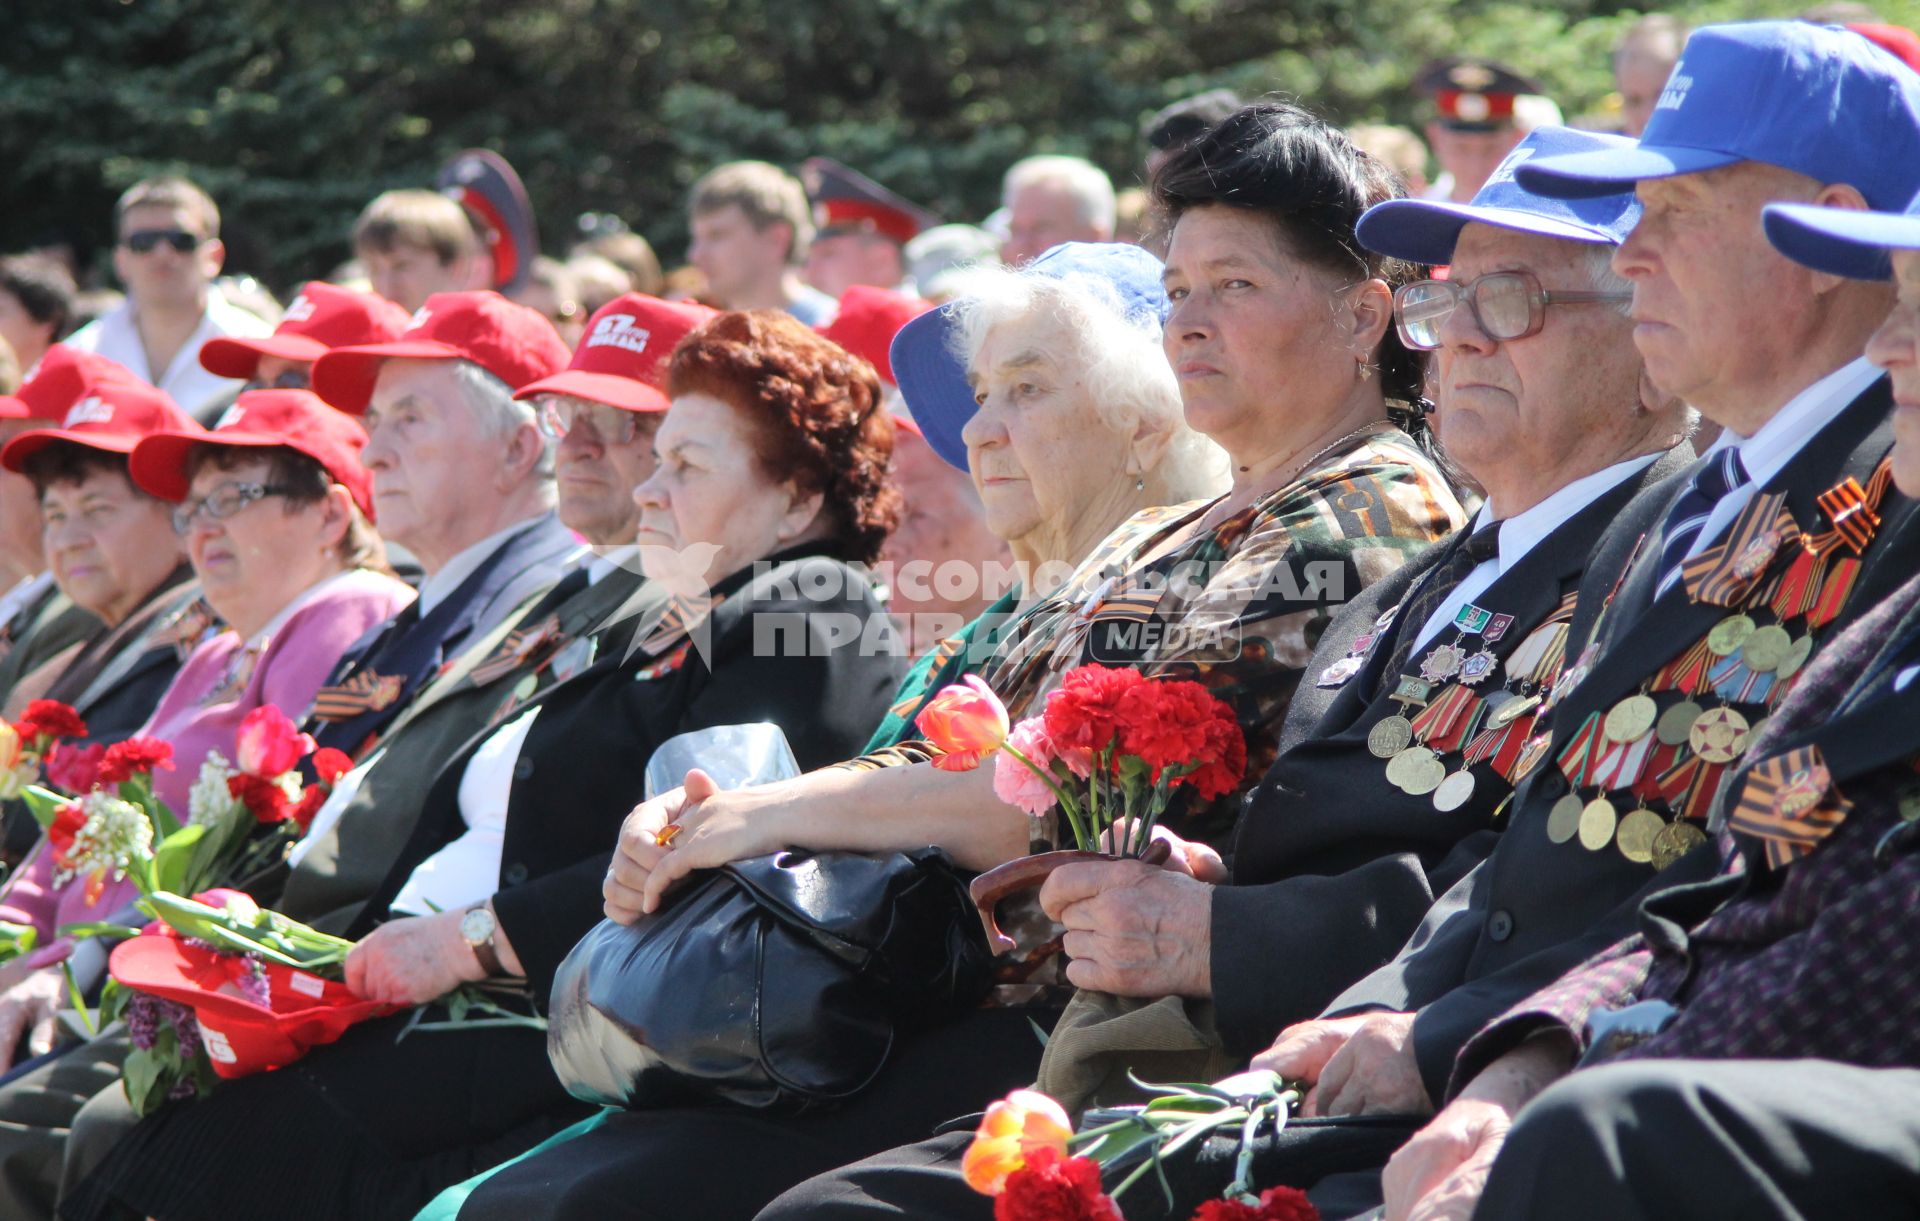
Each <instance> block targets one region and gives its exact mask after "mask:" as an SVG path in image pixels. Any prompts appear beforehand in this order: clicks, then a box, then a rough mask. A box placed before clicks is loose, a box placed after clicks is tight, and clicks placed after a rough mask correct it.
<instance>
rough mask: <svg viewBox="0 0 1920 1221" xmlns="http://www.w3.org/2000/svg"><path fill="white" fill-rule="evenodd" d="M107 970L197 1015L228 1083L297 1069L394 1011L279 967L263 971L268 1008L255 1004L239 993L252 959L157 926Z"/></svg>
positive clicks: (130, 942)
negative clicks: (314, 1053)
mask: <svg viewBox="0 0 1920 1221" xmlns="http://www.w3.org/2000/svg"><path fill="white" fill-rule="evenodd" d="M107 968H108V970H109V971H110V972H111V973H112V975H113V977H114V978H115V979H117V980H119V981H120V984H121V986H122V987H126V988H132V989H133V990H134V991H136V992H144V993H146V994H147V995H149V996H157V997H160V998H161V999H163V1000H170V1001H175V1002H177V1003H179V1004H182V1005H185V1006H187V1007H188V1008H190V1009H192V1010H193V1016H194V1017H195V1019H197V1020H198V1021H199V1023H200V1033H201V1036H202V1037H203V1038H204V1040H205V1042H206V1047H207V1058H208V1059H209V1060H211V1061H212V1062H213V1071H214V1072H215V1073H218V1074H219V1075H220V1076H222V1077H229V1078H231V1077H245V1076H247V1075H248V1074H250V1073H257V1072H261V1071H264V1070H266V1069H270V1068H279V1067H281V1066H283V1065H287V1064H291V1063H293V1062H294V1061H295V1060H298V1059H299V1058H300V1057H301V1056H304V1055H306V1054H307V1052H308V1051H309V1050H311V1049H313V1048H315V1047H318V1046H320V1045H321V1044H324V1043H331V1042H333V1041H334V1040H336V1039H338V1038H339V1037H340V1036H341V1035H343V1034H345V1033H346V1032H347V1030H348V1029H349V1028H350V1027H352V1026H353V1025H354V1024H356V1023H358V1022H364V1021H366V1020H367V1019H368V1018H375V1017H381V1016H384V1015H385V1014H388V1013H391V1012H393V1006H391V1005H384V1004H381V1003H380V1002H379V1001H370V1000H365V999H363V998H361V997H359V996H356V995H354V993H353V992H352V991H351V990H350V989H348V987H347V986H346V985H345V984H343V983H339V982H337V981H335V980H331V979H322V978H321V977H320V976H318V975H312V974H309V973H307V972H305V971H296V970H294V969H292V968H290V967H284V966H280V965H278V964H276V963H268V964H266V965H265V966H264V967H263V968H262V969H263V970H264V971H265V973H266V977H267V996H268V1003H267V1004H266V1005H260V1004H256V1003H255V1002H254V1001H252V1000H250V999H249V998H248V997H247V996H246V995H245V994H244V993H242V992H241V990H240V984H239V981H240V978H241V977H242V976H244V975H246V974H247V973H248V972H249V971H250V970H251V969H252V968H251V967H249V966H248V964H247V960H246V958H245V957H243V956H241V955H239V954H222V953H220V952H218V951H217V950H213V949H210V948H206V947H202V946H197V945H192V944H189V943H188V942H186V941H185V940H183V939H181V938H179V937H175V936H171V935H170V934H169V933H167V932H161V931H158V930H156V929H154V928H153V926H151V925H149V926H148V931H146V932H143V933H141V934H140V935H139V936H137V937H131V938H128V939H127V940H126V941H123V942H121V943H120V944H119V945H117V946H115V947H114V950H113V953H112V954H111V955H110V956H109V957H108V959H107Z"/></svg>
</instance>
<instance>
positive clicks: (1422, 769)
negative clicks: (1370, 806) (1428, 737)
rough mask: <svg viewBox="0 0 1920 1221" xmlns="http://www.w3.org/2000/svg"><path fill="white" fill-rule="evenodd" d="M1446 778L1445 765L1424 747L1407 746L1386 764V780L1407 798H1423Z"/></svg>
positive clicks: (1438, 757)
mask: <svg viewBox="0 0 1920 1221" xmlns="http://www.w3.org/2000/svg"><path fill="white" fill-rule="evenodd" d="M1446 778H1447V767H1446V764H1444V763H1442V762H1440V756H1438V755H1436V754H1434V753H1433V752H1432V751H1430V750H1428V749H1427V748H1426V747H1424V746H1409V747H1408V748H1407V749H1405V750H1403V751H1401V752H1400V753H1399V754H1397V755H1395V756H1394V757H1393V759H1392V760H1391V761H1390V762H1389V763H1388V764H1387V780H1388V782H1389V783H1391V784H1392V785H1393V786H1394V787H1395V788H1398V789H1399V790H1400V791H1401V792H1403V793H1405V794H1407V795H1408V796H1409V797H1423V796H1425V795H1426V794H1428V793H1431V792H1433V790H1435V789H1437V788H1439V787H1440V782H1441V781H1442V780H1445V779H1446Z"/></svg>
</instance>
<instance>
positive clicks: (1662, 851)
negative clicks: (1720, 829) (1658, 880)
mask: <svg viewBox="0 0 1920 1221" xmlns="http://www.w3.org/2000/svg"><path fill="white" fill-rule="evenodd" d="M1706 842H1707V833H1706V832H1705V831H1702V830H1701V829H1700V828H1698V827H1696V826H1694V825H1693V824H1692V823H1690V822H1685V821H1683V820H1681V819H1675V820H1674V821H1672V822H1670V823H1668V824H1667V825H1666V826H1664V827H1662V828H1661V829H1660V833H1659V834H1658V835H1656V836H1654V837H1653V867H1654V868H1655V869H1666V868H1669V867H1670V866H1672V864H1673V863H1674V862H1675V861H1677V860H1679V859H1680V858H1681V857H1683V856H1685V855H1686V854H1687V853H1689V852H1692V851H1693V850H1694V849H1695V848H1697V847H1699V846H1700V845H1701V844H1704V843H1706Z"/></svg>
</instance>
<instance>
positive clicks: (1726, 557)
mask: <svg viewBox="0 0 1920 1221" xmlns="http://www.w3.org/2000/svg"><path fill="white" fill-rule="evenodd" d="M1799 539H1800V527H1799V526H1798V525H1796V524H1795V523H1794V520H1793V514H1791V513H1789V512H1788V511H1787V498H1786V495H1785V493H1781V492H1775V493H1770V494H1768V495H1764V496H1756V497H1754V498H1753V499H1752V500H1750V501H1748V502H1747V506H1746V507H1745V508H1744V509H1742V510H1740V516H1739V517H1737V518H1735V519H1734V522H1733V526H1732V528H1730V529H1729V530H1728V531H1727V536H1726V538H1724V539H1722V540H1721V541H1719V542H1717V543H1715V544H1714V545H1713V546H1711V547H1708V548H1706V549H1705V550H1703V551H1701V552H1700V553H1699V554H1698V555H1696V556H1694V557H1693V558H1692V559H1690V560H1688V561H1687V562H1686V563H1684V564H1682V565H1681V566H1680V581H1681V584H1683V585H1685V586H1686V587H1687V596H1688V597H1689V598H1692V599H1693V600H1694V601H1695V602H1704V603H1706V604H1707V605H1709V606H1734V605H1738V604H1739V603H1741V602H1742V601H1744V600H1745V598H1746V596H1747V595H1748V594H1749V593H1751V592H1752V591H1753V589H1754V587H1755V586H1756V585H1758V584H1759V583H1760V580H1761V578H1762V577H1764V576H1766V574H1767V569H1768V568H1770V567H1772V565H1773V559H1774V557H1775V556H1777V555H1779V554H1780V553H1781V550H1782V549H1783V548H1785V547H1787V546H1789V545H1791V544H1793V543H1796V542H1798V541H1799Z"/></svg>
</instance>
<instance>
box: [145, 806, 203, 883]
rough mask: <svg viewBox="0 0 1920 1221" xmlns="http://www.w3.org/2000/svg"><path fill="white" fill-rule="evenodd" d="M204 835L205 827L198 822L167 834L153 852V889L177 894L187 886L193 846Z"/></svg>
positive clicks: (191, 864)
mask: <svg viewBox="0 0 1920 1221" xmlns="http://www.w3.org/2000/svg"><path fill="white" fill-rule="evenodd" d="M206 837H207V828H206V827H204V826H202V825H200V824H198V823H196V824H194V825H192V826H188V827H181V828H179V829H178V830H176V831H174V832H173V833H172V834H170V835H168V836H167V838H166V840H165V842H163V843H162V844H161V845H160V850H159V851H158V852H155V853H154V854H153V881H154V889H155V890H167V891H172V892H174V893H175V894H178V893H180V892H181V891H183V890H185V889H186V888H187V883H188V882H189V881H190V880H191V879H190V878H189V877H188V876H187V875H188V873H189V871H190V870H191V869H192V867H193V858H194V848H195V846H196V845H198V844H199V842H200V841H201V840H203V839H205V838H206Z"/></svg>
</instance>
